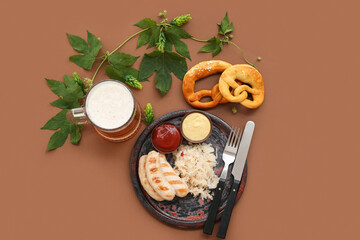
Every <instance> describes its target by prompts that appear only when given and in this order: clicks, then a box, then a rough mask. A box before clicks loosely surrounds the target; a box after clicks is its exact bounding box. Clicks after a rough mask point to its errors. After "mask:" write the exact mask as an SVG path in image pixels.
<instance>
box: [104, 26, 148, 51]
mask: <svg viewBox="0 0 360 240" xmlns="http://www.w3.org/2000/svg"><path fill="white" fill-rule="evenodd" d="M148 29H149V28H145V29H143V30H141V31H138V32H137V33H134V34H133V35H131V36H130V37H128V38H127V39H126V40H125V41H124V42H123V43H122V44H120V45H119V46H118V47H117V48H115V49H114V51H112V52H111V53H110V54H109V56H110V55H111V54H113V53H114V52H116V51H117V50H119V49H120V48H121V47H122V46H123V45H124V44H125V43H127V42H128V41H129V40H130V39H132V38H133V37H135V36H136V35H138V34H140V33H142V32H145V31H146V30H148Z"/></svg>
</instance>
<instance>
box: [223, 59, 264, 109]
mask: <svg viewBox="0 0 360 240" xmlns="http://www.w3.org/2000/svg"><path fill="white" fill-rule="evenodd" d="M236 80H238V81H240V82H241V84H238V82H237V81H236ZM246 84H249V85H250V86H251V87H249V86H248V85H246ZM230 88H232V89H233V93H232V92H231V91H230ZM219 90H220V93H221V95H222V96H223V97H224V98H226V99H227V100H228V101H229V102H239V103H240V104H242V105H243V106H245V107H247V108H251V109H253V108H257V107H259V106H260V105H261V104H262V103H263V101H264V93H265V90H264V82H263V78H262V76H261V74H260V73H259V72H258V71H257V70H256V69H255V68H253V67H252V66H250V65H247V64H238V65H233V66H231V67H229V68H228V69H226V70H225V71H224V72H223V73H222V74H221V76H220V79H219ZM248 93H250V94H251V95H252V98H253V100H250V99H247V97H248Z"/></svg>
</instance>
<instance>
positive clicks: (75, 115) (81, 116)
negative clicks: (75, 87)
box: [66, 107, 89, 125]
mask: <svg viewBox="0 0 360 240" xmlns="http://www.w3.org/2000/svg"><path fill="white" fill-rule="evenodd" d="M66 117H67V119H68V120H69V121H70V122H72V123H74V124H78V125H79V124H87V123H89V119H88V118H87V116H86V114H85V108H83V107H80V108H73V109H70V110H69V111H67V113H66Z"/></svg>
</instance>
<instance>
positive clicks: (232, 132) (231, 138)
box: [226, 127, 235, 146]
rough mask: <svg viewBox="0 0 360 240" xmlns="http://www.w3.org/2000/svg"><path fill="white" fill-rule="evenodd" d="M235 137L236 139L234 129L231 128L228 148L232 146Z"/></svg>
mask: <svg viewBox="0 0 360 240" xmlns="http://www.w3.org/2000/svg"><path fill="white" fill-rule="evenodd" d="M234 137H235V131H234V127H231V132H230V135H229V138H228V142H227V143H226V145H227V146H231V145H232V142H233V139H234Z"/></svg>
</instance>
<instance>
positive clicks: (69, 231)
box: [0, 0, 360, 240]
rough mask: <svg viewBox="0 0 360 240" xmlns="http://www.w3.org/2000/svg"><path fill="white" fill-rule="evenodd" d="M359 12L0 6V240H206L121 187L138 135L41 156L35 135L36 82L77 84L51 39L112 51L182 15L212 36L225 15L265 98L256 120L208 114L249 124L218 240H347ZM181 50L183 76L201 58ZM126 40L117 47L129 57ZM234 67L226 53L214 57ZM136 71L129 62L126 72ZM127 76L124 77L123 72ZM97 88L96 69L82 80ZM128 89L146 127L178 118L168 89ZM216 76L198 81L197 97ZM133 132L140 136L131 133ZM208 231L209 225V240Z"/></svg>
mask: <svg viewBox="0 0 360 240" xmlns="http://www.w3.org/2000/svg"><path fill="white" fill-rule="evenodd" d="M359 7H360V4H359V3H358V1H355V0H353V1H340V0H338V1H337V0H331V1H310V0H302V1H286V0H274V1H264V0H263V1H238V0H237V1H235V0H229V1H226V2H219V1H217V2H210V1H201V2H200V1H197V2H196V1H187V0H182V1H151V2H148V1H142V0H141V1H140V0H136V1H126V2H121V1H108V0H105V1H97V2H92V1H69V0H65V1H56V2H52V1H45V0H44V1H40V0H34V1H12V2H9V1H7V2H6V3H5V2H3V3H2V6H1V10H0V12H1V14H0V20H1V21H0V24H1V32H2V33H1V40H0V42H1V89H2V92H1V94H0V100H1V101H0V104H1V111H2V113H1V140H0V141H1V144H0V146H1V161H0V239H3V240H22V239H29V240H30V239H31V240H32V239H34V240H35V239H36V240H45V239H46V240H48V239H51V240H57V239H59V240H60V239H61V240H63V239H71V240H72V239H74V240H75V239H76V240H79V239H86V240H92V239H145V238H146V239H215V238H216V237H215V236H212V237H209V236H205V235H204V234H203V233H202V231H201V230H200V229H199V230H181V229H177V228H173V227H170V226H168V225H165V224H163V223H162V222H159V221H157V220H156V219H155V218H153V217H152V216H151V215H150V214H149V213H148V212H147V211H146V210H145V208H144V207H143V206H142V205H141V204H140V202H139V201H138V199H137V197H136V195H135V192H134V190H133V187H132V185H131V181H130V173H129V156H130V152H131V149H132V147H133V145H134V143H135V141H136V139H137V137H138V135H139V134H138V135H137V136H136V137H135V138H133V139H132V140H130V141H129V142H127V143H124V144H114V143H109V142H105V141H103V140H102V139H100V138H99V137H98V136H97V135H96V134H95V132H94V130H93V129H92V128H91V127H86V128H85V129H84V131H83V139H82V140H81V143H80V145H79V146H73V145H71V144H70V143H69V142H66V144H65V145H64V146H63V147H62V148H60V149H58V150H56V151H52V152H49V153H45V149H46V145H47V142H48V140H49V137H50V136H51V134H52V131H48V130H40V127H42V126H43V124H45V122H46V121H47V120H48V119H50V118H51V117H52V116H53V115H55V114H56V113H57V112H58V110H57V109H56V108H54V107H52V106H50V105H49V102H51V101H53V100H55V99H56V96H55V95H54V94H53V93H52V92H51V91H50V90H49V88H48V87H47V85H46V82H45V80H44V77H47V78H52V79H57V80H62V79H63V75H64V74H72V72H74V71H76V72H78V73H79V74H80V76H82V77H89V76H91V75H92V72H86V71H84V70H82V69H80V68H79V67H77V66H76V65H74V64H73V63H71V62H70V61H69V60H68V57H69V56H70V55H72V54H74V51H73V50H72V48H71V47H70V45H69V43H68V40H67V38H66V35H65V33H66V32H68V33H72V34H75V35H80V36H82V37H85V36H86V30H87V29H88V30H89V31H91V32H93V33H94V34H95V35H96V36H99V37H101V39H102V42H103V45H104V49H105V50H112V49H114V48H115V47H116V46H117V45H118V44H120V43H121V42H122V41H123V40H125V39H126V38H127V37H128V36H130V34H133V33H135V31H137V30H138V29H137V28H136V27H134V26H132V25H133V24H134V23H136V22H137V21H139V20H140V19H142V18H144V17H152V18H156V16H157V14H158V12H160V11H161V10H163V9H167V10H168V12H169V14H168V15H169V18H172V17H175V16H177V15H180V14H184V13H190V14H191V16H192V17H193V20H192V21H191V22H190V23H189V24H187V25H186V27H185V29H186V30H187V31H188V32H189V33H190V34H193V35H194V36H196V37H197V38H200V39H208V38H210V37H212V36H213V35H214V34H215V33H216V31H217V26H216V23H217V22H220V20H221V19H222V18H223V16H224V14H225V12H226V11H228V12H229V16H230V19H231V20H232V21H233V23H234V26H235V31H234V36H235V38H234V41H235V42H236V43H238V44H239V45H240V46H241V47H242V48H243V49H244V50H245V53H246V56H248V58H249V59H250V60H252V61H254V60H255V59H256V57H258V56H261V57H262V58H263V61H261V62H260V63H258V67H259V69H260V71H261V73H262V75H263V77H264V81H265V87H266V98H265V102H264V104H263V105H262V106H261V107H260V108H259V109H257V110H251V111H250V110H245V109H244V108H240V107H239V109H241V110H240V111H239V112H238V113H237V114H236V115H233V114H232V113H231V107H232V105H231V104H229V105H223V106H220V107H217V108H215V109H212V110H209V112H210V113H213V114H216V115H218V116H220V117H222V118H223V119H224V120H226V121H227V122H228V123H229V124H234V125H237V126H242V125H243V124H244V123H245V122H246V121H247V120H253V121H255V122H256V124H257V125H256V131H255V135H254V138H253V139H254V140H253V144H252V146H251V149H250V153H249V156H248V160H249V162H248V164H249V175H248V182H247V186H246V189H245V193H244V195H243V197H242V198H241V200H240V202H239V204H237V205H236V207H235V209H234V212H233V217H232V221H231V225H230V228H229V231H228V236H227V239H244V240H245V239H267V240H269V239H328V240H330V239H359V238H360V232H359V230H358V227H359V225H360V206H359V202H360V193H359V180H360V177H359V174H358V172H359V168H360V161H359V155H360V146H359V137H358V135H359V133H360V128H359V121H360V114H359V105H358V104H359V97H358V93H359V89H360V79H359V75H358V69H359V66H360V60H359V53H360V51H359V50H360V48H359V43H360V34H359V20H360V18H359V17H358V16H359V14H358V13H359V12H358V10H359ZM186 42H187V43H188V45H189V48H190V52H191V56H192V59H193V60H192V61H191V62H188V66H189V67H191V66H193V65H195V64H196V63H198V62H199V61H203V60H208V59H210V58H211V56H210V55H209V54H198V53H197V51H198V49H200V48H201V46H202V44H200V43H197V42H194V41H190V40H189V41H186ZM135 46H136V40H132V41H131V42H129V43H128V44H127V45H125V47H124V48H123V49H122V51H124V52H128V53H131V54H133V55H139V56H140V55H142V54H143V53H144V52H146V50H145V48H144V47H143V48H140V49H138V50H135ZM217 59H222V60H225V61H228V62H231V63H233V64H235V63H243V60H242V58H241V57H240V53H239V52H238V51H237V50H236V49H235V48H234V47H233V46H225V47H224V51H223V52H222V53H221V54H220V55H218V57H217ZM139 62H140V61H139ZM135 66H136V67H138V63H137V65H135ZM104 78H106V75H105V73H104V70H101V72H100V74H99V75H98V77H97V80H96V81H99V80H101V79H104ZM150 79H151V81H150V82H146V83H144V89H143V90H142V91H134V92H135V95H136V97H137V99H138V101H139V102H140V103H141V105H142V106H144V105H145V104H146V103H147V102H151V103H152V104H153V106H154V109H155V111H156V116H157V117H159V116H161V115H163V114H165V113H168V112H170V111H174V110H179V109H185V108H190V107H189V106H188V105H187V104H186V103H185V101H184V99H183V97H182V94H181V90H180V87H181V81H180V80H179V79H177V78H174V79H173V85H172V87H171V90H170V92H169V93H168V94H167V95H166V96H164V97H160V95H159V94H158V92H157V91H156V90H155V87H154V78H153V77H151V78H150ZM215 81H216V77H212V78H210V79H209V80H208V81H203V82H201V83H200V84H199V86H197V88H198V89H201V88H209V87H210V86H212V85H213V84H214V83H215ZM142 128H144V126H143V127H142ZM217 228H218V224H217V225H216V226H215V231H216V230H217Z"/></svg>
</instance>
